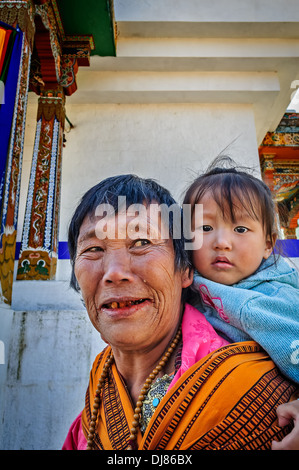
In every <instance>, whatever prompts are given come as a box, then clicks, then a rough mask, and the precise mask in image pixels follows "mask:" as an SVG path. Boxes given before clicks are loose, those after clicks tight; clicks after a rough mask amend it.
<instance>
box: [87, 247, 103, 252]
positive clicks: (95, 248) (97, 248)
mask: <svg viewBox="0 0 299 470" xmlns="http://www.w3.org/2000/svg"><path fill="white" fill-rule="evenodd" d="M85 251H86V252H89V253H97V252H98V251H103V249H102V248H101V247H100V246H92V247H90V248H87V250H85Z"/></svg>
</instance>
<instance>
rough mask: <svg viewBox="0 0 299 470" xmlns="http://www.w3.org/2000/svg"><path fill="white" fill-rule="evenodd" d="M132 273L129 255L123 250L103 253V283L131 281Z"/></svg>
mask: <svg viewBox="0 0 299 470" xmlns="http://www.w3.org/2000/svg"><path fill="white" fill-rule="evenodd" d="M132 280H133V273H132V271H131V266H130V257H129V256H128V255H127V253H125V251H124V250H114V251H112V252H111V253H109V254H108V253H107V254H106V255H105V261H104V275H103V281H104V282H105V283H108V284H111V283H114V284H119V283H122V282H131V281H132Z"/></svg>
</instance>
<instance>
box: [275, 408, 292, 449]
mask: <svg viewBox="0 0 299 470" xmlns="http://www.w3.org/2000/svg"><path fill="white" fill-rule="evenodd" d="M276 413H277V416H278V425H279V426H280V427H284V426H286V425H287V424H290V423H291V422H292V421H294V429H292V431H291V432H290V434H288V435H287V436H285V437H284V438H283V440H282V441H281V442H277V441H273V442H272V450H299V399H298V400H294V401H291V402H289V403H284V404H283V405H279V406H278V407H277V410H276Z"/></svg>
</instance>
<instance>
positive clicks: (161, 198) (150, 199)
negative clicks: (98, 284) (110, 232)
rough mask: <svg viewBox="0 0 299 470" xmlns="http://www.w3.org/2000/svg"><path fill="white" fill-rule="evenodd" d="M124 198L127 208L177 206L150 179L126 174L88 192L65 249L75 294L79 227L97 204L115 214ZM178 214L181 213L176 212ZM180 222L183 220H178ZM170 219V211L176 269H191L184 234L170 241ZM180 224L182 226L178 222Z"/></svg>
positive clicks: (105, 181) (75, 213)
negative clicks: (67, 254) (153, 205)
mask: <svg viewBox="0 0 299 470" xmlns="http://www.w3.org/2000/svg"><path fill="white" fill-rule="evenodd" d="M120 196H122V197H124V196H125V198H126V207H127V208H128V207H129V206H130V205H132V204H145V205H149V204H151V203H156V204H158V205H161V204H163V205H166V206H168V207H170V206H172V205H176V206H178V205H177V203H176V201H175V200H174V199H173V197H172V196H171V194H170V192H169V191H168V190H167V189H165V188H164V187H163V186H161V185H159V184H158V183H157V182H156V181H155V180H153V179H144V178H140V177H139V176H136V175H132V174H127V175H118V176H112V177H109V178H107V179H105V180H103V181H101V182H100V183H98V184H96V185H95V186H93V187H92V188H91V189H89V190H88V191H87V192H86V193H85V194H84V196H83V197H82V199H81V201H80V203H79V205H78V206H77V208H76V210H75V212H74V215H73V217H72V219H71V222H70V225H69V232H68V247H69V253H70V259H71V264H72V274H71V282H70V285H71V287H72V288H74V289H75V290H77V291H78V290H79V286H78V282H77V280H76V276H75V273H74V266H75V259H76V252H77V241H78V236H79V231H80V228H81V225H82V223H83V221H84V219H85V217H86V216H88V215H91V216H92V215H94V214H95V211H96V208H97V207H98V205H99V204H109V205H111V206H112V207H113V209H114V211H115V213H117V211H118V203H119V199H118V198H119V197H120ZM179 210H181V209H179ZM180 219H182V217H180ZM173 224H174V220H173V215H172V212H171V211H169V236H170V238H172V240H173V246H174V253H175V267H176V268H177V269H186V268H187V267H189V266H190V262H189V260H188V255H187V253H186V251H185V249H184V239H183V231H181V233H182V236H181V237H180V238H174V237H173V229H174V227H173ZM181 224H183V222H182V220H181Z"/></svg>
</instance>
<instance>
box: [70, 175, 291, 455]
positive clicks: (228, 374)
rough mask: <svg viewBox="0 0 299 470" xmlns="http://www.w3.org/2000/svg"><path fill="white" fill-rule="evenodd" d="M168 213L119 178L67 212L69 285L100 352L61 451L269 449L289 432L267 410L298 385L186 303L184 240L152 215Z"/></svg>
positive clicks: (143, 183)
mask: <svg viewBox="0 0 299 470" xmlns="http://www.w3.org/2000/svg"><path fill="white" fill-rule="evenodd" d="M175 204H176V203H175V201H174V200H173V198H172V197H171V196H170V194H169V192H168V191H167V190H165V189H164V188H162V187H161V186H159V185H158V184H157V183H155V182H154V181H152V180H144V179H141V178H138V177H136V176H133V175H124V176H118V177H112V178H108V179H106V180H104V181H103V182H101V183H99V184H98V185H96V186H95V187H93V188H92V189H90V190H89V191H88V192H87V193H86V194H85V195H84V197H83V198H82V201H81V203H80V204H79V206H78V208H77V209H76V211H75V214H74V216H73V218H72V221H71V224H70V229H69V248H70V255H71V259H72V266H73V272H72V281H71V285H72V286H73V287H74V288H75V289H76V290H78V291H79V290H80V291H81V294H82V297H83V300H84V303H85V306H86V309H87V312H88V315H89V317H90V320H91V322H92V324H93V325H94V327H95V328H96V329H97V330H98V331H99V333H100V335H101V337H102V339H103V340H104V341H105V342H106V343H107V347H106V348H105V349H104V351H102V352H101V353H100V354H99V355H98V356H97V358H96V359H95V362H94V365H93V367H92V370H91V373H90V382H89V386H88V389H87V392H86V399H85V407H84V409H83V411H82V413H81V414H80V415H79V416H78V417H77V419H76V420H75V421H74V423H73V425H72V426H71V428H70V431H69V433H68V436H67V438H66V441H65V443H64V446H63V448H64V449H88V450H91V449H101V450H104V449H107V450H111V449H112V450H125V449H128V450H130V449H139V450H143V449H144V450H153V449H161V450H162V449H166V450H179V449H180V450H186V449H189V450H197V449H269V448H271V443H272V441H273V440H276V441H279V440H281V439H282V438H283V437H284V436H285V435H286V434H287V433H288V432H290V427H286V428H284V429H281V428H279V427H278V426H277V421H276V420H277V416H276V411H275V410H276V408H277V405H279V404H282V403H285V402H287V401H289V400H290V399H291V397H292V395H293V394H294V392H295V386H294V385H293V384H292V383H290V382H288V381H287V380H285V379H284V378H283V377H282V376H281V375H280V374H279V372H278V370H277V369H276V367H275V365H274V364H273V362H272V361H271V359H270V358H269V357H268V356H267V354H266V353H265V352H263V351H262V350H261V349H260V347H259V346H258V345H257V344H256V343H255V342H251V341H249V342H246V343H235V344H233V345H229V344H228V343H227V342H226V341H225V340H224V339H222V338H221V337H219V336H218V334H217V333H216V332H215V330H214V329H213V328H212V327H211V325H210V324H209V323H208V322H207V321H206V320H205V318H204V317H203V315H202V314H201V313H200V312H198V311H197V310H195V309H194V308H193V307H192V306H191V305H188V304H186V303H185V293H186V291H187V289H188V287H189V286H190V284H191V283H192V270H191V269H190V266H189V262H188V258H187V256H186V252H185V250H184V240H183V237H175V236H174V232H175V229H177V228H178V227H177V226H175V223H174V222H175V220H174V219H175V217H174V215H173V213H172V212H171V211H169V213H168V214H167V215H169V217H168V218H167V217H166V218H165V213H164V215H163V211H162V210H160V208H163V207H164V208H165V207H169V208H170V207H172V208H174V207H175ZM153 208H159V211H156V210H153ZM136 210H137V212H136ZM164 212H165V211H164ZM166 212H167V211H166ZM157 214H158V216H157ZM166 219H167V220H166ZM176 225H177V224H176Z"/></svg>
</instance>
